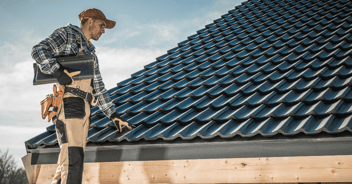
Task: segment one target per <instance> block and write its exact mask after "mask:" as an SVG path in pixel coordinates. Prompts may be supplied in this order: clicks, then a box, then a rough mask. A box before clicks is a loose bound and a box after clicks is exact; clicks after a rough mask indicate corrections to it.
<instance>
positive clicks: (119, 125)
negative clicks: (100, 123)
mask: <svg viewBox="0 0 352 184" xmlns="http://www.w3.org/2000/svg"><path fill="white" fill-rule="evenodd" d="M112 121H113V122H114V123H115V126H116V128H117V130H119V131H120V132H122V125H124V126H126V127H127V128H128V129H129V130H132V128H134V126H133V125H131V124H130V123H128V122H126V121H122V120H121V119H119V118H114V119H113V120H112Z"/></svg>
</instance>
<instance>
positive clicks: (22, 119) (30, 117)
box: [0, 0, 244, 167]
mask: <svg viewBox="0 0 352 184" xmlns="http://www.w3.org/2000/svg"><path fill="white" fill-rule="evenodd" d="M243 1H244V0H111V1H104V0H101V1H96V0H86V1H75V0H70V1H69V0H50V1H47V0H0V28H1V29H0V85H1V88H0V151H1V152H5V151H6V150H8V151H9V153H10V154H11V155H13V157H14V158H15V161H16V163H17V165H18V166H19V167H23V164H22V161H21V157H23V156H25V155H26V154H27V153H26V150H25V144H24V143H25V141H27V140H29V139H31V138H33V137H35V136H36V135H38V134H40V133H43V132H45V131H46V127H48V126H50V125H51V123H48V122H47V121H46V120H42V119H41V115H40V101H41V100H43V99H44V98H45V96H46V95H47V94H51V93H52V84H46V85H36V86H33V73H34V72H33V63H34V62H35V61H34V60H33V59H32V58H31V54H30V53H31V49H32V47H33V46H34V45H36V44H37V43H39V42H40V41H41V40H43V39H45V38H46V37H47V36H49V35H50V34H51V33H52V32H53V31H54V30H55V29H57V28H59V27H62V26H65V25H67V24H68V23H71V24H74V25H78V26H79V24H80V22H79V19H78V14H79V13H80V12H82V11H83V10H85V9H88V8H97V9H100V10H101V11H103V12H104V14H105V16H106V17H107V18H108V19H110V20H114V21H116V26H115V27H114V28H113V29H106V30H105V34H103V35H102V36H101V37H100V39H99V40H98V41H92V43H93V44H94V45H95V47H96V54H97V56H98V58H99V65H100V72H101V73H102V77H103V81H104V83H105V87H106V88H107V89H111V88H113V87H115V86H116V84H117V83H118V82H121V81H123V80H125V79H127V78H130V77H131V74H133V73H135V72H137V71H139V70H142V69H143V67H144V65H147V64H149V63H151V62H154V61H155V58H157V57H159V56H161V55H164V54H166V52H167V50H170V49H172V48H174V47H177V43H179V42H181V41H184V40H186V39H187V37H188V36H191V35H193V34H196V31H197V30H200V29H202V28H204V27H205V25H207V24H210V23H212V22H213V21H214V20H215V19H218V18H220V17H221V15H224V14H226V13H228V11H229V10H232V9H234V8H235V6H238V5H240V4H241V2H243Z"/></svg>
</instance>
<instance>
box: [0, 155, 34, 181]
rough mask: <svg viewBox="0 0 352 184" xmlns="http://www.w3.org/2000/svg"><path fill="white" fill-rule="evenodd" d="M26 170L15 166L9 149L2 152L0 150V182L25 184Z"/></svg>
mask: <svg viewBox="0 0 352 184" xmlns="http://www.w3.org/2000/svg"><path fill="white" fill-rule="evenodd" d="M27 183H28V180H27V176H26V171H25V170H24V169H23V168H17V166H16V163H15V160H14V158H13V157H12V155H9V151H8V150H7V151H6V152H4V153H2V151H1V150H0V184H27Z"/></svg>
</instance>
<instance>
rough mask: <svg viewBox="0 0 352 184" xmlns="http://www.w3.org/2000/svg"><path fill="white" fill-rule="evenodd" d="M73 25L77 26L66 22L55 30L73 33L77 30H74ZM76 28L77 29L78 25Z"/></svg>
mask: <svg viewBox="0 0 352 184" xmlns="http://www.w3.org/2000/svg"><path fill="white" fill-rule="evenodd" d="M75 27H77V26H74V25H72V24H67V25H66V26H62V27H59V28H57V29H56V30H55V32H60V33H69V34H74V33H75V32H77V30H75ZM77 28H78V29H79V27H77Z"/></svg>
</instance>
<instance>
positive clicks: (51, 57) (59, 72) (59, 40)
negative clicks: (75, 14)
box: [31, 28, 73, 85]
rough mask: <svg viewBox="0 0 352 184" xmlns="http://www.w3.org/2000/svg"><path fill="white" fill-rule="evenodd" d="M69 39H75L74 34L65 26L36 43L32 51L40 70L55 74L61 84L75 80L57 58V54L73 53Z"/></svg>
mask: <svg viewBox="0 0 352 184" xmlns="http://www.w3.org/2000/svg"><path fill="white" fill-rule="evenodd" d="M69 35H71V37H70V36H69ZM69 39H71V40H72V39H73V37H72V34H68V32H67V31H66V30H65V28H59V29H57V30H55V31H54V32H53V33H52V34H51V35H50V36H48V38H46V39H44V40H43V41H41V42H40V43H39V44H37V45H35V46H34V47H33V48H32V52H31V55H32V58H33V59H34V60H35V61H36V62H37V65H38V66H39V68H40V70H41V71H42V72H43V73H45V74H49V75H53V76H54V77H55V78H56V79H57V80H58V82H59V83H60V84H61V85H68V84H71V83H72V82H73V79H72V77H71V76H69V75H68V73H67V72H65V70H64V68H63V67H60V64H59V63H58V62H57V61H56V58H55V56H59V55H68V54H71V50H70V48H71V45H68V44H67V42H68V40H69Z"/></svg>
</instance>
